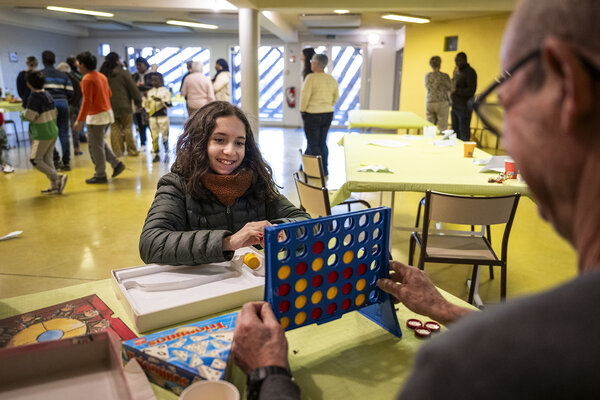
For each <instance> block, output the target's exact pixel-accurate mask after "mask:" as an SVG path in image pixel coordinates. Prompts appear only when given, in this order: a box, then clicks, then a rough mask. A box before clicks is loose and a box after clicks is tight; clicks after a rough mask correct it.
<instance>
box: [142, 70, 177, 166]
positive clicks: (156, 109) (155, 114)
mask: <svg viewBox="0 0 600 400" xmlns="http://www.w3.org/2000/svg"><path fill="white" fill-rule="evenodd" d="M168 107H171V92H169V89H167V88H166V87H165V85H164V82H163V77H162V75H160V74H155V75H152V89H150V90H148V91H147V92H146V94H145V95H144V108H145V109H146V111H147V112H148V115H149V116H150V134H151V135H152V151H153V152H154V158H153V159H152V162H159V161H160V155H159V148H158V139H159V136H160V135H161V134H162V142H163V146H164V149H165V161H168V160H169V117H168V115H167V108H168Z"/></svg>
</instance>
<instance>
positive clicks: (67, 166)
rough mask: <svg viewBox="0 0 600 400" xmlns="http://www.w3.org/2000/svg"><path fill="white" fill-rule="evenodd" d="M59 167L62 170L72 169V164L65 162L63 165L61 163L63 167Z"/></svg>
mask: <svg viewBox="0 0 600 400" xmlns="http://www.w3.org/2000/svg"><path fill="white" fill-rule="evenodd" d="M59 169H60V170H61V171H70V170H71V166H70V165H69V164H63V165H61V167H60V168H59Z"/></svg>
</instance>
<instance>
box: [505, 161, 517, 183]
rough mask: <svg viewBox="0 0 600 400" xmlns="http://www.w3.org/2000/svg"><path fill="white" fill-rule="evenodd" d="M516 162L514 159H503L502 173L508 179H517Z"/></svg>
mask: <svg viewBox="0 0 600 400" xmlns="http://www.w3.org/2000/svg"><path fill="white" fill-rule="evenodd" d="M517 172H518V171H517V164H516V163H515V162H514V160H510V159H508V160H504V175H506V176H507V177H508V178H509V179H517Z"/></svg>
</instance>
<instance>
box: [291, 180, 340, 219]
mask: <svg viewBox="0 0 600 400" xmlns="http://www.w3.org/2000/svg"><path fill="white" fill-rule="evenodd" d="M294 181H295V182H296V189H297V190H298V197H299V198H300V207H301V208H302V209H303V210H305V211H306V212H307V213H309V214H310V215H311V216H313V217H325V216H327V215H331V206H330V203H329V192H328V191H327V188H325V187H316V186H312V185H310V184H308V183H306V182H303V181H302V179H300V176H299V174H298V173H297V172H296V173H294Z"/></svg>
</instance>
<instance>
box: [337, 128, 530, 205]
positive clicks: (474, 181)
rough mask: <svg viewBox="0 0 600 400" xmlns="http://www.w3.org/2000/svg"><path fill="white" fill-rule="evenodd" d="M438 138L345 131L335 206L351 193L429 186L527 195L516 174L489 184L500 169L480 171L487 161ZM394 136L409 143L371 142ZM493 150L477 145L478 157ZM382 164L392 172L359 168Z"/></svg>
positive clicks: (461, 191)
mask: <svg viewBox="0 0 600 400" xmlns="http://www.w3.org/2000/svg"><path fill="white" fill-rule="evenodd" d="M440 139H441V136H437V137H436V138H425V137H422V136H415V135H411V136H406V135H389V134H387V135H386V134H376V135H375V134H370V135H356V134H351V135H346V136H344V137H343V138H342V141H341V142H340V143H341V144H343V146H344V154H345V163H346V165H345V168H346V182H345V183H344V184H343V185H342V187H340V188H339V189H338V190H337V191H336V192H335V193H334V194H333V195H332V198H331V205H332V206H333V205H336V204H340V203H342V202H343V201H344V200H346V199H347V198H348V197H350V194H351V193H352V192H425V191H426V190H427V189H431V190H437V191H440V192H447V193H453V194H463V195H489V196H494V195H506V194H512V193H515V192H519V193H521V194H523V195H527V196H528V195H529V189H528V188H527V185H526V184H525V183H524V182H521V181H519V180H517V179H511V180H507V181H505V182H504V183H488V178H490V177H495V176H497V175H498V173H497V172H496V173H480V172H479V170H481V169H482V168H483V165H474V164H473V159H472V158H464V156H463V144H462V142H461V141H457V142H456V145H454V146H450V147H438V146H435V145H434V144H433V142H434V141H439V140H440ZM376 141H386V142H387V141H391V142H399V143H406V144H407V145H406V146H404V147H384V146H375V145H372V144H369V143H372V142H376ZM489 157H491V155H490V154H488V153H486V152H484V151H481V150H479V149H475V158H478V159H482V158H489ZM370 164H376V165H384V166H385V167H387V168H389V169H391V170H392V171H393V173H384V172H358V171H357V170H358V169H359V168H362V167H364V166H367V165H370Z"/></svg>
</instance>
